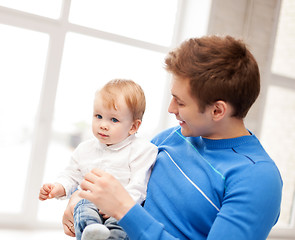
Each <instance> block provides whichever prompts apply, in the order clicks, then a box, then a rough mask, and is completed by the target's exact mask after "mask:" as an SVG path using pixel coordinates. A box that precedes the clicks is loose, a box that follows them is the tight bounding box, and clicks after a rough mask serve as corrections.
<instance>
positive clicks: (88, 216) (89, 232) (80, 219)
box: [74, 199, 109, 240]
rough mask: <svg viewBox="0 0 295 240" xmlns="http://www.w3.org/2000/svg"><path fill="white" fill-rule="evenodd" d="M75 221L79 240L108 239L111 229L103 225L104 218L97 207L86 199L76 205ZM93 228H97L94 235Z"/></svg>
mask: <svg viewBox="0 0 295 240" xmlns="http://www.w3.org/2000/svg"><path fill="white" fill-rule="evenodd" d="M74 221H75V234H76V239H77V240H81V239H83V240H87V239H92V240H96V239H106V238H107V237H108V236H109V230H108V229H107V227H105V226H104V225H102V223H103V221H104V220H103V219H102V217H101V216H100V215H99V213H98V209H97V207H96V206H95V205H94V204H93V203H91V202H89V201H88V200H86V199H82V200H81V201H80V202H78V204H77V205H76V207H75V210H74ZM94 224H95V225H94ZM91 225H94V226H91ZM90 226H91V227H90ZM95 226H96V227H95ZM93 229H94V230H95V233H94V235H93Z"/></svg>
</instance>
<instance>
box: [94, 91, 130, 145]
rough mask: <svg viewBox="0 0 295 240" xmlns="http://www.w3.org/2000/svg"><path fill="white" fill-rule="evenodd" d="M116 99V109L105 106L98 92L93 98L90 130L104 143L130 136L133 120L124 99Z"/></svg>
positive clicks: (111, 142)
mask: <svg viewBox="0 0 295 240" xmlns="http://www.w3.org/2000/svg"><path fill="white" fill-rule="evenodd" d="M117 100H118V101H117V105H116V109H114V108H112V107H111V108H108V107H106V106H105V105H104V104H103V101H104V99H102V97H101V95H100V94H96V97H95V100H94V106H93V119H92V132H93V134H94V136H95V137H96V138H97V139H98V140H99V141H100V142H101V143H103V144H106V145H113V144H116V143H119V142H121V141H123V140H124V139H125V138H127V137H128V136H130V131H131V129H132V126H133V122H134V121H133V118H132V114H131V112H130V110H129V108H128V107H127V104H126V102H125V99H124V98H123V97H118V99H117Z"/></svg>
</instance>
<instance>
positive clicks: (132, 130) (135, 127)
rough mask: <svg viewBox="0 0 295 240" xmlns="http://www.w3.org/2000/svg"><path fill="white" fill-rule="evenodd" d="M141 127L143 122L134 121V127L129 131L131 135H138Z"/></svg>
mask: <svg viewBox="0 0 295 240" xmlns="http://www.w3.org/2000/svg"><path fill="white" fill-rule="evenodd" d="M140 125H141V120H139V119H136V120H134V121H133V123H132V126H131V128H130V130H129V134H130V135H132V134H134V133H136V132H137V130H138V129H139V127H140Z"/></svg>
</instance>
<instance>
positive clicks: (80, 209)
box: [74, 199, 127, 240]
mask: <svg viewBox="0 0 295 240" xmlns="http://www.w3.org/2000/svg"><path fill="white" fill-rule="evenodd" d="M93 223H100V224H104V225H105V226H106V227H107V228H108V229H109V230H110V232H111V235H110V237H109V238H108V239H125V238H126V236H127V234H126V233H125V232H124V230H123V228H122V227H121V226H120V225H118V223H117V220H116V219H115V218H113V217H110V218H108V219H104V218H103V217H102V216H101V215H100V214H99V212H98V209H97V207H96V206H95V205H94V204H93V203H92V202H90V201H88V200H86V199H82V200H80V201H79V202H78V203H77V205H76V207H75V209H74V224H75V234H76V239H77V240H81V237H82V232H83V230H84V229H85V227H86V226H88V225H90V224H93Z"/></svg>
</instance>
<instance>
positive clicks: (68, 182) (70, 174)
mask: <svg viewBox="0 0 295 240" xmlns="http://www.w3.org/2000/svg"><path fill="white" fill-rule="evenodd" d="M157 154H158V149H157V147H156V146H155V145H154V144H152V143H150V142H149V141H147V140H145V139H142V138H139V137H137V136H135V135H134V134H133V135H130V136H129V137H128V138H126V139H125V140H123V141H122V142H120V143H118V144H114V145H110V146H107V145H105V144H102V143H100V142H99V141H98V140H97V139H96V138H93V139H90V140H87V141H85V142H82V143H81V144H80V145H79V146H78V147H77V148H76V149H75V150H74V152H73V154H72V157H71V160H70V163H69V165H68V166H67V167H66V169H65V170H64V171H63V172H62V173H61V174H59V177H58V179H57V181H56V182H57V183H60V184H62V185H63V187H64V188H65V191H66V197H69V196H71V194H72V192H73V191H74V190H75V189H76V188H77V187H78V186H79V185H80V183H81V182H82V180H83V179H84V176H85V174H86V173H88V172H90V171H91V170H92V169H93V168H100V169H102V170H104V171H105V172H108V173H110V174H112V175H113V176H114V177H116V178H117V179H118V180H119V181H120V182H121V184H122V185H123V186H124V187H125V188H126V190H127V191H128V192H129V194H130V195H131V196H132V198H133V199H134V201H136V202H137V203H139V204H141V203H142V202H143V200H144V199H145V197H146V189H147V183H148V180H149V177H150V174H151V168H152V166H153V164H154V163H155V160H156V157H157Z"/></svg>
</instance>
